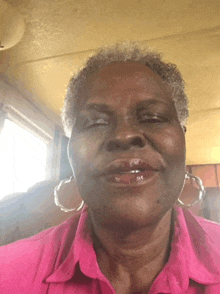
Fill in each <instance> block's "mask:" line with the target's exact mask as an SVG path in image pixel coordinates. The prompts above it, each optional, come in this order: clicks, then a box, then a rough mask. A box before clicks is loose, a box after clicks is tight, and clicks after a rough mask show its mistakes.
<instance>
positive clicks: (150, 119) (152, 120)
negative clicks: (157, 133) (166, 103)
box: [138, 114, 166, 124]
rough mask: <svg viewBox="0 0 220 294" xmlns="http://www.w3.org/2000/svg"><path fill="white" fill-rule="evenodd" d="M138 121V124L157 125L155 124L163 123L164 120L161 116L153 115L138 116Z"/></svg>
mask: <svg viewBox="0 0 220 294" xmlns="http://www.w3.org/2000/svg"><path fill="white" fill-rule="evenodd" d="M138 121H139V122H140V123H149V124H157V123H162V122H165V121H166V119H165V118H164V117H162V116H159V115H155V114H143V115H140V116H139V118H138Z"/></svg>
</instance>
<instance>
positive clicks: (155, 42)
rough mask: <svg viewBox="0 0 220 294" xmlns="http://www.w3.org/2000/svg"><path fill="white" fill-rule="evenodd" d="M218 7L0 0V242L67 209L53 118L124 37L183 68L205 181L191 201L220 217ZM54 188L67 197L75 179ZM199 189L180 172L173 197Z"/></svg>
mask: <svg viewBox="0 0 220 294" xmlns="http://www.w3.org/2000/svg"><path fill="white" fill-rule="evenodd" d="M219 16H220V1H217V0H193V1H192V0H185V1H176V0H170V1H166V0H155V1H150V0H144V1H143V0H127V1H124V0H112V1H108V0H102V1H99V0H90V1H87V0H82V1H76V0H63V1H57V0H53V1H52V0H46V1H45V0H44V1H43V0H0V176H1V191H0V223H1V225H0V245H4V244H8V243H10V242H14V241H16V240H19V239H21V238H26V237H29V236H31V235H34V234H36V233H38V232H40V231H42V230H44V229H46V228H48V227H51V226H55V225H58V224H60V223H62V222H63V221H65V220H66V219H67V218H69V217H70V216H72V215H73V214H74V213H75V212H67V213H65V212H63V211H61V210H60V208H59V207H57V206H56V205H55V204H54V188H55V187H56V186H57V185H58V184H59V182H60V181H61V180H65V179H68V178H69V177H70V176H72V172H71V168H70V165H69V163H68V157H67V151H66V149H67V144H68V138H67V137H66V136H65V134H64V131H63V128H62V123H61V119H60V112H61V108H62V105H63V101H64V96H65V89H66V87H67V84H68V81H69V79H70V78H71V76H72V74H73V73H75V72H77V70H78V69H80V67H82V66H83V64H84V62H85V60H86V59H87V58H88V57H89V56H90V55H91V54H93V53H94V52H95V51H96V50H97V49H98V48H99V47H101V46H105V45H108V44H111V43H116V42H121V41H127V40H132V41H136V42H138V43H140V44H144V45H147V46H149V47H150V48H152V49H154V50H157V51H158V52H161V53H162V55H163V58H164V60H165V61H169V62H172V63H175V64H176V65H177V67H178V68H179V70H180V72H181V73H182V75H183V77H184V80H185V87H186V93H187V95H188V99H189V110H190V116H189V120H188V123H187V132H186V146H187V147H186V148H187V150H186V154H187V155H186V164H187V170H188V172H190V173H191V174H193V175H194V176H197V177H199V178H200V179H201V180H202V181H203V185H204V187H205V191H206V194H205V197H204V200H203V202H202V203H198V204H196V205H195V206H192V207H189V209H190V210H191V211H192V212H193V213H195V214H196V215H199V216H201V217H205V218H207V219H210V220H212V221H215V222H220V186H219V184H220V17H219ZM61 190H62V189H61ZM61 190H60V191H59V192H60V193H61V194H62V197H63V198H62V201H63V203H65V204H66V206H68V207H71V204H73V202H71V201H72V200H71V199H73V198H74V197H79V195H78V194H77V193H78V192H77V189H76V187H75V185H74V183H73V184H72V186H71V189H70V190H65V187H64V188H63V190H62V191H61ZM198 193H199V192H198V185H196V183H195V182H194V181H190V180H187V181H186V184H185V187H184V190H183V192H182V195H181V199H182V200H183V202H184V203H189V204H190V203H192V202H194V199H196V197H198ZM77 195H78V196H77Z"/></svg>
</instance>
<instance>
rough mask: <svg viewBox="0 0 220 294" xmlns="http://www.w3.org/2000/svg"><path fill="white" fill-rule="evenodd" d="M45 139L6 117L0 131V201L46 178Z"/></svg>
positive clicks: (46, 150)
mask: <svg viewBox="0 0 220 294" xmlns="http://www.w3.org/2000/svg"><path fill="white" fill-rule="evenodd" d="M47 152H48V146H47V142H46V141H45V140H43V139H41V138H40V137H38V136H37V135H34V134H33V133H32V132H29V131H28V130H27V129H23V128H22V127H21V126H19V125H18V124H16V123H14V122H13V121H11V120H9V119H5V121H4V127H3V129H2V131H1V133H0V179H1V186H0V187H1V188H0V201H1V199H2V198H3V197H4V196H5V195H8V194H10V193H14V192H26V191H27V189H28V188H29V187H31V186H32V185H34V184H35V183H37V182H40V181H43V180H45V179H46V164H47Z"/></svg>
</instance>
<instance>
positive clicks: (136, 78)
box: [68, 62, 185, 224]
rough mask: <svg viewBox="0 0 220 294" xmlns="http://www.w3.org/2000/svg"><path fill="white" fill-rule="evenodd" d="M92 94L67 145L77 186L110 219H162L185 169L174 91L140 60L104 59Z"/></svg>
mask: <svg viewBox="0 0 220 294" xmlns="http://www.w3.org/2000/svg"><path fill="white" fill-rule="evenodd" d="M88 93H89V94H88V99H87V100H86V102H85V104H84V105H83V107H82V109H81V111H79V113H78V114H77V116H76V122H75V125H74V127H73V130H72V135H71V139H70V142H69V150H68V152H69V158H70V162H71V165H72V167H73V169H74V174H75V177H76V182H77V186H78V189H79V193H80V194H81V196H82V198H83V199H84V201H85V203H86V204H87V205H88V207H89V209H90V210H91V211H92V212H93V213H98V214H99V215H102V218H105V219H106V220H107V221H108V222H109V221H110V222H111V220H112V221H113V222H114V220H116V219H118V220H120V221H123V220H128V221H129V220H130V221H132V222H133V223H135V222H138V223H139V224H141V223H143V224H145V223H146V221H148V222H151V221H152V222H153V221H154V220H156V219H157V218H161V217H162V216H163V215H164V214H165V213H166V212H167V211H168V210H169V209H171V207H172V206H173V205H174V203H175V202H176V200H177V198H178V196H179V194H180V193H181V189H182V186H183V183H184V175H185V138H184V131H183V129H182V128H181V126H180V123H179V121H178V118H177V113H176V109H175V107H174V103H173V101H172V99H171V93H170V92H169V90H168V89H167V87H166V86H165V84H164V83H163V82H162V80H161V78H160V77H159V76H158V75H157V74H155V73H154V72H152V70H151V69H150V68H148V67H147V66H144V65H141V64H139V63H135V62H126V63H113V64H110V65H108V66H106V67H105V68H104V69H102V70H101V71H100V72H99V73H98V74H96V75H95V76H94V77H93V78H92V79H90V81H89V90H88Z"/></svg>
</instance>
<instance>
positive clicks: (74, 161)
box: [68, 135, 100, 173]
mask: <svg viewBox="0 0 220 294" xmlns="http://www.w3.org/2000/svg"><path fill="white" fill-rule="evenodd" d="M99 141H100V140H98V138H96V140H94V139H93V140H91V138H88V137H85V136H79V135H78V136H72V137H71V140H70V142H69V145H68V155H69V159H70V162H71V165H72V168H73V169H74V171H75V172H76V173H78V172H81V171H82V170H83V169H82V166H87V168H89V166H90V165H91V164H92V162H93V160H94V158H95V156H96V154H97V150H98V146H99V144H100V142H99Z"/></svg>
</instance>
